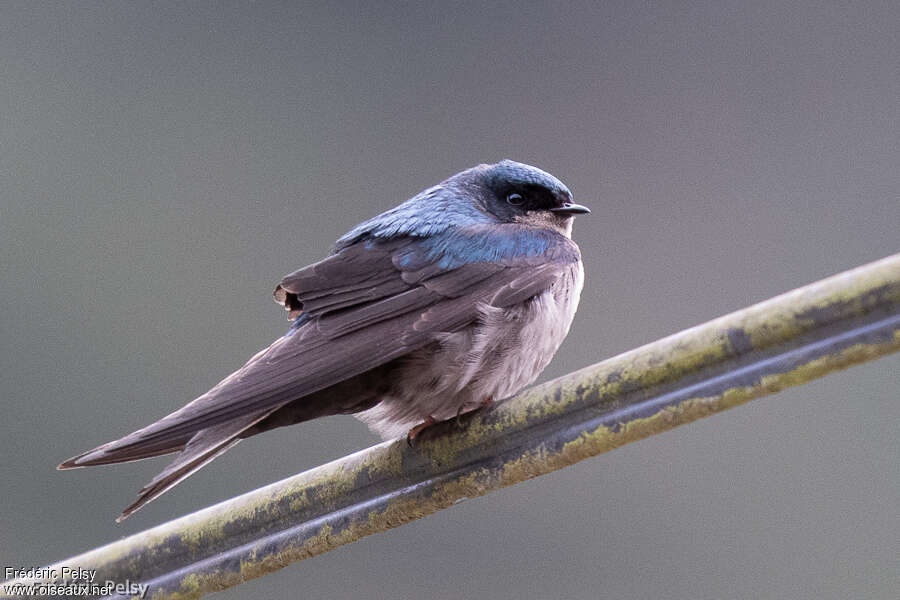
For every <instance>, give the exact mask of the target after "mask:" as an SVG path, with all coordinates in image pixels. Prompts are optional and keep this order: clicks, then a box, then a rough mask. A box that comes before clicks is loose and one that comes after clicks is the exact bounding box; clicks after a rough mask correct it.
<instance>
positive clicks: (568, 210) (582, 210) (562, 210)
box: [550, 202, 591, 215]
mask: <svg viewBox="0 0 900 600" xmlns="http://www.w3.org/2000/svg"><path fill="white" fill-rule="evenodd" d="M550 212H553V213H556V214H558V215H559V214H562V215H589V214H590V213H591V209H589V208H588V207H587V206H582V205H580V204H575V203H574V202H566V203H565V204H563V205H562V206H557V207H554V208H551V209H550Z"/></svg>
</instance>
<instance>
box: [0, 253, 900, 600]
mask: <svg viewBox="0 0 900 600" xmlns="http://www.w3.org/2000/svg"><path fill="white" fill-rule="evenodd" d="M897 350H900V254H897V255H894V256H890V257H887V258H884V259H882V260H880V261H877V262H874V263H871V264H868V265H864V266H861V267H858V268H856V269H853V270H850V271H847V272H844V273H841V274H839V275H835V276H833V277H830V278H828V279H824V280H822V281H819V282H817V283H813V284H811V285H807V286H805V287H802V288H799V289H796V290H794V291H792V292H788V293H786V294H783V295H781V296H778V297H775V298H772V299H770V300H767V301H765V302H761V303H759V304H756V305H753V306H750V307H748V308H745V309H743V310H740V311H737V312H735V313H732V314H729V315H726V316H724V317H721V318H718V319H715V320H713V321H710V322H708V323H705V324H703V325H699V326H697V327H692V328H690V329H687V330H685V331H682V332H681V333H678V334H676V335H672V336H670V337H667V338H664V339H661V340H659V341H657V342H654V343H652V344H648V345H646V346H643V347H641V348H637V349H635V350H632V351H630V352H626V353H625V354H622V355H620V356H617V357H614V358H611V359H609V360H605V361H603V362H600V363H598V364H595V365H593V366H590V367H586V368H584V369H581V370H579V371H576V372H574V373H571V374H569V375H566V376H564V377H561V378H559V379H556V380H554V381H551V382H548V383H546V384H543V385H539V386H536V387H534V388H531V389H529V390H526V391H523V392H521V393H519V394H518V395H516V396H515V397H513V398H511V399H509V400H507V401H505V402H502V403H498V404H495V405H493V406H491V407H488V408H486V409H482V410H479V411H475V412H473V413H469V414H466V415H463V416H462V417H461V419H460V422H459V423H454V422H446V423H440V424H438V425H435V426H434V427H432V428H429V429H428V430H426V431H425V432H423V433H422V434H421V436H420V437H419V438H417V440H416V444H415V445H414V447H409V446H408V444H407V443H406V441H405V440H400V441H394V442H386V443H383V444H379V445H377V446H373V447H371V448H369V449H367V450H363V451H361V452H357V453H355V454H352V455H350V456H347V457H344V458H341V459H339V460H336V461H334V462H331V463H328V464H326V465H322V466H320V467H317V468H315V469H311V470H309V471H306V472H304V473H300V474H298V475H295V476H293V477H289V478H287V479H284V480H282V481H279V482H277V483H273V484H271V485H268V486H265V487H262V488H259V489H257V490H254V491H252V492H249V493H247V494H244V495H242V496H238V497H236V498H232V499H230V500H227V501H225V502H222V503H220V504H217V505H215V506H211V507H209V508H206V509H204V510H200V511H198V512H195V513H193V514H190V515H187V516H185V517H182V518H179V519H176V520H173V521H170V522H168V523H164V524H162V525H159V526H157V527H154V528H152V529H148V530H146V531H143V532H141V533H137V534H135V535H132V536H130V537H128V538H125V539H122V540H119V541H116V542H113V543H111V544H109V545H106V546H103V547H100V548H97V549H96V550H92V551H90V552H86V553H85V554H81V555H79V556H75V557H72V558H70V559H67V560H65V561H62V562H60V563H57V565H53V567H51V568H54V567H55V568H59V567H62V566H67V567H70V568H76V567H82V568H85V569H96V571H97V574H96V577H95V579H96V580H98V581H107V580H108V581H122V582H124V581H126V580H127V581H130V582H140V583H142V584H146V585H149V593H148V594H147V596H148V597H151V598H155V599H161V598H198V597H200V596H203V595H205V594H208V593H211V592H214V591H218V590H222V589H225V588H228V587H231V586H235V585H238V584H240V583H242V582H244V581H246V580H248V579H252V578H255V577H260V576H262V575H265V574H268V573H271V572H273V571H276V570H278V569H281V568H282V567H285V566H287V565H289V564H290V563H292V562H295V561H299V560H303V559H305V558H309V557H311V556H315V555H317V554H322V553H324V552H328V551H329V550H332V549H334V548H336V547H338V546H340V545H342V544H346V543H349V542H352V541H355V540H358V539H360V538H362V537H365V536H367V535H371V534H373V533H378V532H380V531H385V530H387V529H391V528H393V527H397V526H399V525H402V524H404V523H407V522H409V521H412V520H415V519H419V518H422V517H424V516H427V515H429V514H431V513H434V512H436V511H439V510H442V509H444V508H447V507H449V506H451V505H453V504H455V503H457V502H460V501H462V500H465V499H467V498H472V497H476V496H481V495H483V494H486V493H488V492H490V491H492V490H496V489H498V488H501V487H504V486H508V485H512V484H514V483H518V482H520V481H524V480H526V479H530V478H532V477H536V476H538V475H543V474H545V473H549V472H551V471H554V470H556V469H561V468H562V467H565V466H568V465H571V464H573V463H576V462H578V461H580V460H583V459H585V458H588V457H591V456H595V455H597V454H600V453H602V452H606V451H609V450H612V449H613V448H616V447H619V446H622V445H624V444H628V443H630V442H633V441H636V440H639V439H642V438H645V437H648V436H651V435H655V434H657V433H660V432H663V431H666V430H669V429H672V428H673V427H676V426H678V425H682V424H684V423H689V422H691V421H694V420H696V419H699V418H702V417H705V416H708V415H711V414H713V413H716V412H718V411H721V410H725V409H727V408H731V407H733V406H737V405H738V404H742V403H744V402H747V401H748V400H752V399H754V398H758V397H760V396H764V395H767V394H772V393H775V392H777V391H779V390H782V389H784V388H786V387H789V386H793V385H799V384H801V383H805V382H807V381H810V380H812V379H815V378H817V377H821V376H823V375H825V374H826V373H829V372H832V371H835V370H838V369H842V368H845V367H848V366H850V365H853V364H856V363H860V362H864V361H868V360H872V359H874V358H877V357H879V356H883V355H886V354H889V353H891V352H896V351H897ZM14 583H23V582H22V581H18V582H14ZM3 585H4V586H9V585H10V583H9V582H7V583H6V584H3ZM10 589H11V588H9V587H5V588H4V587H0V596H2V595H3V593H4V590H5V591H6V594H7V596H9V595H10V594H9V590H10ZM108 597H121V596H116V595H111V596H108Z"/></svg>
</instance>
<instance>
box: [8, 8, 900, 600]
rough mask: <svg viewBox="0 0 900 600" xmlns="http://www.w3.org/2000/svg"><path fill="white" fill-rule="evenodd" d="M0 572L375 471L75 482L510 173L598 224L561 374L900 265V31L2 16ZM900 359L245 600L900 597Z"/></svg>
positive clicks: (574, 12) (270, 457)
mask: <svg viewBox="0 0 900 600" xmlns="http://www.w3.org/2000/svg"><path fill="white" fill-rule="evenodd" d="M0 139H2V144H0V172H2V182H3V183H2V186H0V199H2V204H0V253H2V254H0V258H2V263H0V278H2V280H0V302H2V306H3V311H2V317H0V336H2V337H0V339H2V352H0V365H2V369H0V383H2V388H0V389H2V408H3V420H2V423H0V451H2V455H3V457H4V460H3V461H2V466H0V481H2V497H0V498H2V499H0V565H2V566H16V567H29V566H36V565H41V564H46V563H49V562H52V561H56V560H59V559H63V558H65V557H67V556H70V555H73V554H76V553H80V552H82V551H84V550H87V549H89V548H91V547H94V546H97V545H99V544H102V543H105V542H109V541H112V540H114V539H117V538H119V537H122V536H124V535H127V534H131V533H134V532H136V531H140V530H142V529H145V528H147V527H150V526H152V525H156V524H158V523H160V522H162V521H165V520H168V519H170V518H173V517H176V516H179V515H182V514H185V513H187V512H189V511H193V510H196V509H199V508H202V507H204V506H207V505H209V504H212V503H214V502H217V501H220V500H222V499H225V498H228V497H231V496H234V495H236V494H240V493H242V492H244V491H247V490H250V489H252V488H255V487H258V486H260V485H263V484H266V483H269V482H271V481H274V480H277V479H280V478H283V477H286V476H289V475H291V474H293V473H296V472H299V471H302V470H305V469H307V468H310V467H313V466H316V465H318V464H320V463H322V462H324V461H328V460H331V459H334V458H338V457H340V456H342V455H344V454H347V453H349V452H351V451H355V450H358V449H361V448H364V447H367V446H369V445H371V444H373V443H375V442H376V441H377V439H376V438H375V437H374V436H373V435H371V434H370V433H369V432H368V431H367V430H366V428H365V427H364V426H363V425H362V424H361V423H359V422H358V421H356V420H355V419H353V418H352V417H336V418H332V419H327V420H321V421H315V422H312V423H307V424H304V425H302V426H299V427H293V428H287V429H282V430H279V431H277V432H272V433H269V434H267V435H265V436H262V437H257V438H254V439H252V440H249V441H247V442H245V443H243V444H241V445H240V446H239V447H238V448H235V449H234V450H232V451H231V452H229V453H228V454H226V455H225V456H223V457H222V458H220V459H218V460H216V461H215V462H214V463H212V464H211V465H210V466H208V467H207V468H205V469H203V470H202V471H200V472H199V473H198V474H196V475H195V476H193V477H191V478H190V479H189V480H187V481H185V482H184V483H183V484H181V485H179V486H178V487H177V488H176V489H175V490H173V491H172V492H170V493H168V494H166V495H165V496H164V497H162V498H161V499H159V500H158V501H156V502H154V503H152V504H151V505H149V506H148V507H147V508H146V509H145V510H143V511H141V512H140V513H138V514H137V515H135V516H134V517H132V518H131V519H129V520H128V521H126V522H125V523H123V524H122V525H116V524H115V523H114V522H113V518H114V517H115V516H116V515H117V514H118V513H119V510H120V509H121V508H122V507H123V506H125V505H126V504H128V503H130V502H131V500H132V499H133V498H134V495H135V493H136V491H137V489H138V488H139V487H140V486H141V485H143V484H144V483H145V482H146V481H148V480H149V479H150V478H151V477H152V476H153V474H155V473H156V472H157V471H158V470H159V469H161V468H162V466H163V465H164V464H165V463H166V460H165V459H159V460H155V461H145V462H141V463H135V464H131V465H119V466H114V467H106V468H97V469H83V470H78V471H69V472H57V471H55V470H54V467H55V466H56V464H57V463H58V462H59V461H60V460H62V459H64V458H67V457H69V456H70V455H72V454H74V453H76V452H79V451H83V450H85V449H87V448H89V447H93V446H94V445H96V444H99V443H101V442H105V441H108V440H110V439H112V438H116V437H119V436H120V435H123V434H125V433H127V432H130V431H132V430H133V429H136V428H138V427H140V426H143V425H145V424H147V423H149V422H150V421H152V420H154V419H156V418H158V417H160V416H162V415H164V414H167V413H168V412H170V411H172V410H174V409H176V408H178V407H179V406H181V405H182V404H183V403H185V402H186V401H188V400H190V399H192V398H193V397H195V396H197V395H198V394H200V393H202V392H204V391H205V390H206V389H208V388H209V387H210V386H211V385H213V384H215V383H216V382H217V381H219V379H220V378H222V377H223V376H225V375H227V374H228V373H229V372H230V371H231V370H233V369H234V368H236V367H238V366H240V365H241V364H242V363H243V362H244V360H245V359H246V358H247V357H249V356H250V355H251V354H252V353H254V352H255V351H256V350H258V349H259V348H261V347H263V346H265V345H267V344H268V343H269V342H270V341H271V340H273V339H274V338H275V337H277V336H279V335H280V334H281V333H282V332H283V331H284V330H285V328H286V327H287V322H286V321H285V318H284V314H283V313H282V311H281V310H280V308H279V307H278V306H276V305H275V304H274V303H273V302H272V300H271V291H272V288H273V286H274V284H275V283H277V282H278V280H279V279H280V278H281V276H282V275H284V274H285V273H288V272H290V271H292V270H294V269H295V268H298V267H300V266H303V265H305V264H308V263H309V262H312V261H315V260H317V259H319V258H321V257H322V256H323V255H324V254H325V253H326V252H327V251H328V249H329V246H330V244H331V242H332V241H333V240H334V239H335V238H336V237H338V236H339V235H340V234H342V233H343V232H344V231H346V230H347V229H349V228H350V227H351V226H353V225H354V224H356V223H357V222H359V221H361V220H362V219H364V218H366V217H369V216H371V215H373V214H375V213H377V212H379V211H381V210H383V209H386V208H388V207H390V206H392V205H394V204H396V203H397V202H399V201H401V200H404V199H406V198H407V197H409V196H411V195H412V194H414V193H416V192H418V191H419V190H421V189H423V188H425V187H427V186H430V185H432V184H434V183H436V182H438V181H440V180H441V179H443V178H445V177H447V176H449V175H451V174H453V173H455V172H457V171H459V170H461V169H464V168H467V167H469V166H471V165H474V164H476V163H479V162H489V161H496V160H499V159H501V158H504V157H508V158H513V159H516V160H520V161H525V162H529V163H533V164H535V165H538V166H540V167H542V168H544V169H547V170H549V171H550V172H552V173H554V174H555V175H557V176H559V177H560V178H561V179H563V180H564V181H565V182H566V183H567V184H568V185H569V187H570V188H571V189H572V190H573V191H574V193H575V197H576V200H577V201H579V202H582V203H584V204H587V205H590V206H591V207H592V208H593V210H594V213H593V215H591V216H589V217H583V218H579V219H578V222H577V223H576V231H575V237H576V239H577V241H578V242H579V243H580V245H581V247H582V250H583V254H584V259H585V264H586V268H587V282H586V286H585V290H584V294H583V297H582V304H581V309H580V311H579V313H578V316H577V318H576V322H575V325H574V327H573V329H572V332H571V334H570V335H569V338H568V340H567V341H566V343H565V344H564V346H563V348H562V349H561V350H560V352H559V354H558V355H557V357H556V359H555V360H554V362H553V363H552V365H551V366H550V367H549V368H548V369H547V371H546V372H545V374H544V377H543V378H542V379H548V378H551V377H555V376H558V375H561V374H563V373H566V372H568V371H571V370H573V369H576V368H578V367H582V366H585V365H587V364H590V363H593V362H596V361H599V360H601V359H603V358H605V357H609V356H611V355H614V354H617V353H619V352H623V351H625V350H629V349H631V348H633V347H635V346H638V345H640V344H643V343H646V342H650V341H653V340H655V339H657V338H659V337H662V336H665V335H667V334H670V333H674V332H676V331H679V330H681V329H683V328H686V327H689V326H692V325H695V324H698V323H701V322H704V321H706V320H709V319H711V318H714V317H717V316H719V315H722V314H724V313H727V312H730V311H733V310H736V309H739V308H742V307H744V306H746V305H748V304H750V303H753V302H756V301H759V300H763V299H766V298H768V297H770V296H773V295H776V294H778V293H781V292H784V291H787V290H789V289H792V288H794V287H797V286H799V285H802V284H806V283H808V282H811V281H814V280H817V279H820V278H822V277H826V276H828V275H831V274H834V273H837V272H839V271H843V270H845V269H848V268H852V267H854V266H857V265H860V264H863V263H866V262H869V261H872V260H875V259H878V258H881V257H883V256H886V255H888V254H892V253H895V252H897V251H900V8H898V4H897V3H895V2H870V3H869V2H863V3H821V2H815V3H796V2H776V3H771V2H755V3H747V2H722V1H716V2H708V3H701V2H696V3H659V4H648V3H636V2H630V1H628V2H604V3H602V4H601V3H587V4H576V3H569V4H566V5H562V4H560V3H547V4H531V3H509V4H491V5H489V6H488V5H480V4H458V5H457V4H454V5H451V4H449V3H440V4H423V3H409V4H407V3H402V4H401V3H395V4H386V3H360V4H350V3H310V4H299V3H275V2H256V3H190V4H186V5H180V4H172V3H120V2H107V3H97V2H77V3H66V2H64V3H55V2H42V3H35V2H23V3H12V2H9V3H4V4H3V5H2V7H0ZM898 367H900V360H898V357H896V356H895V357H888V358H885V359H882V360H880V361H878V362H875V363H871V364H867V365H864V366H860V367H856V368H853V369H851V370H849V371H845V372H842V373H839V374H835V375H830V376H828V377H827V378H825V379H823V380H819V381H817V382H814V383H812V384H809V385H806V386H803V387H802V388H795V389H791V390H788V391H786V392H784V393H781V394H779V395H777V396H772V397H768V398H765V399H762V400H758V401H755V402H752V403H751V404H749V405H746V406H744V407H741V408H737V409H735V410H732V411H729V412H726V413H723V414H720V415H718V416H715V417H712V418H709V419H705V420H703V421H701V422H698V423H696V424H693V425H689V426H687V427H683V428H680V429H677V430H675V431H672V432H669V433H666V434H664V435H660V436H657V437H654V438H652V439H649V440H646V441H643V442H640V443H637V444H633V445H631V446H628V447H625V448H622V449H620V450H617V451H615V452H612V453H610V454H606V455H603V456H600V457H597V458H594V459H591V460H588V461H586V462H583V463H581V464H578V465H576V466H574V467H570V468H568V469H566V470H563V471H561V472H557V473H554V474H552V475H549V476H546V477H542V478H540V479H538V480H534V481H531V482H528V483H525V484H521V485H518V486H515V487H513V488H509V489H506V490H503V491H501V492H498V493H494V494H491V495H489V496H486V497H484V498H480V499H476V500H472V501H469V502H465V503H463V504H461V505H459V506H456V507H454V508H452V509H450V510H447V511H444V512H441V513H440V514H437V515H434V516H432V517H429V518H427V519H424V520H421V521H417V522H415V523H412V524H410V525H407V526H405V527H401V528H399V529H395V530H393V531H390V532H388V533H385V534H382V535H377V536H374V537H370V538H367V539H364V540H362V541H360V542H357V543H355V544H351V545H349V546H345V547H342V548H340V549H338V550H336V551H334V552H331V553H329V554H326V555H323V556H320V557H317V558H315V559H312V560H308V561H305V562H302V563H299V564H295V565H292V566H290V567H288V568H286V569H284V570H282V571H280V572H278V573H277V574H274V575H272V576H269V577H265V578H263V579H260V580H256V581H253V582H250V583H248V584H246V585H244V586H242V587H239V588H235V589H233V590H231V591H228V592H225V593H222V594H221V595H220V596H218V597H220V598H223V599H224V598H249V597H264V598H313V597H335V598H366V599H368V598H373V599H377V598H403V597H421V598H438V599H441V598H460V597H484V598H496V599H507V598H508V599H521V598H535V599H542V598H585V599H588V598H596V597H598V595H599V596H609V597H624V598H659V597H665V598H792V599H796V598H848V597H856V598H889V597H890V598H894V597H896V591H897V589H898V586H900V566H898V562H900V561H898V558H897V557H898V556H900V510H898V506H900V469H898V461H900V435H898V424H900V403H898V402H897V397H898V392H897V390H898V384H900V375H898V371H900V369H898Z"/></svg>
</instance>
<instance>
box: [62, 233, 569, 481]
mask: <svg viewBox="0 0 900 600" xmlns="http://www.w3.org/2000/svg"><path fill="white" fill-rule="evenodd" d="M483 238H484V234H483V233H481V235H480V237H479V244H480V246H479V252H481V254H475V255H468V256H467V255H466V254H465V252H466V251H467V250H466V247H465V245H461V244H457V245H456V246H454V245H453V244H451V243H447V244H445V245H444V246H441V247H439V251H435V245H434V243H432V242H433V241H432V240H425V239H421V238H412V237H404V238H400V239H394V240H388V241H384V242H373V241H371V240H362V241H359V242H357V243H355V244H353V245H350V246H346V247H344V248H343V249H341V250H340V251H339V252H337V253H335V254H333V255H332V256H330V257H328V258H326V259H325V260H323V261H321V262H319V263H316V264H314V265H310V266H308V267H306V268H304V269H300V270H298V271H296V272H294V273H292V274H290V275H288V276H287V277H285V278H284V280H283V281H282V282H281V284H280V285H279V286H278V287H277V288H276V291H275V297H276V300H278V301H279V302H281V303H282V304H284V305H285V307H286V308H288V309H290V310H291V311H292V314H295V313H296V314H297V315H302V318H301V319H300V320H299V321H298V323H300V324H299V325H296V326H295V327H293V328H292V329H291V331H289V332H288V334H287V335H285V336H284V337H282V338H279V339H278V340H276V341H275V342H274V343H273V344H272V345H271V346H269V347H268V348H266V349H265V350H263V351H261V352H260V353H258V354H257V355H256V356H254V357H253V358H252V359H250V361H249V362H247V364H245V365H244V366H243V367H242V368H240V369H239V370H238V371H236V372H234V373H232V374H231V375H230V376H228V377H227V378H225V379H224V380H223V381H222V382H220V383H219V384H218V385H216V386H215V387H213V388H212V389H211V390H209V392H207V393H206V394H203V395H202V396H200V397H199V398H197V399H196V400H194V401H193V402H191V403H189V404H187V405H186V406H184V407H183V408H181V409H180V410H178V411H176V412H174V413H172V414H170V415H168V416H166V417H164V418H163V419H161V420H159V421H157V422H156V423H153V424H152V425H149V426H147V427H145V428H143V429H141V430H138V431H135V432H134V433H132V434H130V435H128V436H126V437H124V438H122V439H120V440H117V441H115V442H111V443H109V444H105V445H103V446H100V447H98V448H96V449H95V450H93V451H90V452H87V453H85V454H83V455H81V456H79V457H75V458H74V459H70V461H67V462H66V463H63V466H64V467H66V468H68V467H74V466H82V465H85V464H98V463H100V462H104V461H105V462H115V458H116V457H118V456H135V457H138V456H139V455H141V454H145V455H148V456H149V455H155V454H161V453H163V451H164V450H165V449H166V448H169V451H175V450H181V449H183V448H184V449H185V451H187V450H188V449H189V448H190V442H189V440H192V436H194V435H195V434H197V433H198V432H200V431H202V430H206V429H208V428H215V427H218V426H219V425H220V424H222V423H226V422H228V421H232V420H238V419H244V418H246V416H247V415H248V414H269V413H270V412H271V411H272V410H274V409H276V408H278V407H280V406H283V405H285V404H286V403H288V402H292V401H295V400H297V399H299V398H302V397H304V396H306V395H308V394H312V393H314V392H316V391H319V390H322V389H324V388H326V387H328V386H331V385H334V384H336V383H338V382H341V381H343V380H345V379H349V378H351V377H354V376H357V375H360V374H361V373H364V372H366V371H368V370H370V369H373V368H376V367H378V366H380V365H383V364H385V363H387V362H389V361H391V360H394V359H395V358H398V357H400V356H403V355H404V354H407V353H409V352H412V351H414V350H416V349H418V348H421V347H423V346H425V345H426V344H428V343H430V342H432V341H433V340H434V339H436V337H437V336H438V335H439V334H441V333H445V332H452V331H457V330H459V329H461V328H463V327H465V326H467V325H469V324H471V323H472V322H474V321H475V320H476V319H478V318H479V312H478V308H477V307H478V306H479V305H480V303H488V304H490V305H493V306H497V307H506V306H512V305H514V304H516V303H519V302H523V301H525V300H527V299H528V298H530V297H532V296H534V295H536V294H538V293H540V292H541V291H543V290H546V289H548V288H549V287H551V286H552V285H554V283H555V282H556V281H557V280H558V279H559V276H560V275H561V274H562V273H563V271H564V270H565V269H566V268H568V266H569V265H570V264H571V263H572V262H575V261H577V260H579V259H580V256H579V253H578V248H577V246H575V245H574V243H572V242H571V241H570V240H568V239H567V238H565V237H563V236H562V235H556V238H557V239H552V240H551V242H552V243H547V244H545V247H544V248H543V251H542V253H541V255H540V256H536V255H534V254H533V253H532V254H526V255H519V256H517V255H516V254H515V253H514V252H507V254H502V253H501V254H497V256H496V257H495V258H492V259H491V260H482V258H483V257H484V255H485V254H484V253H485V252H486V251H487V250H489V251H491V252H494V249H492V248H491V247H490V246H488V245H486V242H485V240H484V239H483ZM488 241H489V240H488ZM451 242H452V240H451ZM454 243H455V242H454ZM498 247H500V248H501V249H502V248H507V247H509V248H513V250H514V249H515V247H514V246H512V245H509V244H508V243H507V244H506V245H505V246H502V245H501V246H498ZM485 248H486V249H487V250H485ZM495 254H496V253H495ZM491 256H493V255H491ZM213 431H215V430H213ZM185 444H187V447H185ZM119 460H129V459H128V458H124V459H119ZM199 460H200V458H196V460H194V459H191V460H189V461H188V462H197V461H199ZM204 462H205V461H204ZM167 482H168V480H167V481H166V482H158V483H163V484H164V485H165V484H167ZM172 485H174V483H173V484H172ZM168 487H170V486H168V485H166V488H168Z"/></svg>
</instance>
